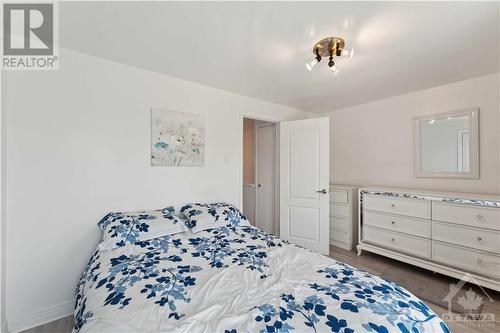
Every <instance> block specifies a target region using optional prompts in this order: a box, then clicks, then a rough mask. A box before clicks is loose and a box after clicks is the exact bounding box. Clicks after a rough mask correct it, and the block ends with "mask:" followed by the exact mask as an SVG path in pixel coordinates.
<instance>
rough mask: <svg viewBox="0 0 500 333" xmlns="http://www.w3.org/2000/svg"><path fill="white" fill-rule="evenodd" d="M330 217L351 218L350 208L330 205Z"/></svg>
mask: <svg viewBox="0 0 500 333" xmlns="http://www.w3.org/2000/svg"><path fill="white" fill-rule="evenodd" d="M330 215H334V216H340V217H350V216H349V206H347V205H342V204H335V203H331V204H330Z"/></svg>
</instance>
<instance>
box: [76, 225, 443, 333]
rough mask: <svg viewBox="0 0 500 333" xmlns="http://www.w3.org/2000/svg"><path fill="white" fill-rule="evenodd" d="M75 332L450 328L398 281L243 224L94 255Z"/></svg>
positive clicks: (79, 295) (81, 288)
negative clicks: (397, 283)
mask: <svg viewBox="0 0 500 333" xmlns="http://www.w3.org/2000/svg"><path fill="white" fill-rule="evenodd" d="M73 332H74V333H87V332H95V333H97V332H99V333H105V332H120V333H121V332H141V333H145V332H189V333H191V332H222V333H237V332H344V333H352V332H379V333H384V332H402V333H407V332H408V333H410V332H411V333H418V332H449V330H448V328H447V326H446V325H445V324H444V323H443V322H442V321H441V320H440V319H439V317H438V316H437V315H436V314H435V313H433V312H432V311H431V310H430V309H429V308H428V307H427V305H426V304H425V303H423V302H422V301H421V300H419V299H418V298H417V297H415V296H413V295H412V294H411V293H409V292H408V291H406V290H405V289H403V288H401V287H399V286H397V285H395V284H394V283H391V282H388V281H386V280H383V279H381V278H380V277H377V276H375V275H372V274H370V273H367V272H364V271H361V270H358V269H356V268H353V267H351V266H348V265H346V264H344V263H341V262H336V261H334V260H333V259H330V258H328V257H325V256H323V255H320V254H317V253H314V252H311V251H308V250H305V249H303V248H300V247H298V246H295V245H293V244H289V243H288V242H286V241H284V240H281V239H279V238H277V237H274V236H272V235H269V234H267V233H265V232H263V231H261V230H260V229H258V228H255V227H249V226H239V227H221V228H217V229H209V230H206V231H201V232H198V233H195V234H193V233H191V232H183V233H178V234H175V235H170V236H164V237H161V238H155V239H153V240H149V241H142V242H138V243H135V244H131V245H128V246H124V247H120V248H117V249H114V250H110V251H99V250H98V251H96V252H95V253H94V255H93V256H92V258H91V260H90V262H89V263H88V265H87V266H86V268H85V270H84V272H83V275H82V278H81V280H80V282H79V284H78V287H77V292H76V308H75V327H74V330H73Z"/></svg>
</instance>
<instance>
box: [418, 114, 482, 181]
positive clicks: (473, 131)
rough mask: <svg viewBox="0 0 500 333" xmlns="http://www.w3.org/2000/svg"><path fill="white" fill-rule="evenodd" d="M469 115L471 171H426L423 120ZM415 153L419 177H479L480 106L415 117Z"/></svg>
mask: <svg viewBox="0 0 500 333" xmlns="http://www.w3.org/2000/svg"><path fill="white" fill-rule="evenodd" d="M460 116H468V117H469V128H470V136H469V138H470V142H469V155H470V156H469V160H470V166H469V172H426V171H423V170H422V161H421V159H422V147H421V144H420V143H421V141H420V131H421V124H422V122H426V121H430V120H432V119H435V120H440V119H445V118H448V117H460ZM413 140H414V144H413V155H414V172H415V177H417V178H456V179H478V178H479V108H478V107H473V108H467V109H461V110H456V111H451V112H444V113H436V114H431V115H425V116H419V117H415V118H413Z"/></svg>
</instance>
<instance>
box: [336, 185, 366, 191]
mask: <svg viewBox="0 0 500 333" xmlns="http://www.w3.org/2000/svg"><path fill="white" fill-rule="evenodd" d="M330 188H333V189H339V190H346V191H349V190H357V189H358V188H359V186H354V185H342V184H330Z"/></svg>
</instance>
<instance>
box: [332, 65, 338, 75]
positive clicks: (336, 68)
mask: <svg viewBox="0 0 500 333" xmlns="http://www.w3.org/2000/svg"><path fill="white" fill-rule="evenodd" d="M330 70H331V71H332V73H333V74H337V73H338V72H339V68H338V67H337V66H335V65H333V66H332V67H330Z"/></svg>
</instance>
